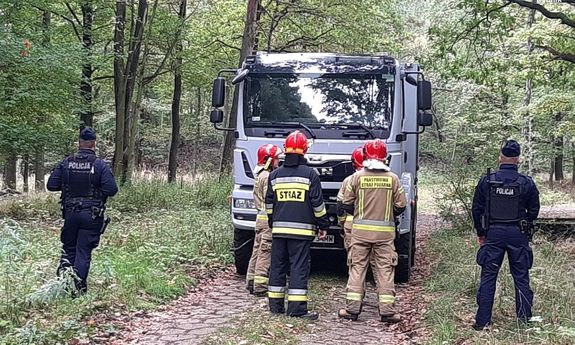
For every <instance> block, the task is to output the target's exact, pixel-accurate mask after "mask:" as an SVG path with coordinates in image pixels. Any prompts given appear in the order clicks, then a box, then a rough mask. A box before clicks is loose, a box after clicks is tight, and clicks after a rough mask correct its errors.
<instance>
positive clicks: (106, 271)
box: [0, 179, 232, 344]
mask: <svg viewBox="0 0 575 345" xmlns="http://www.w3.org/2000/svg"><path fill="white" fill-rule="evenodd" d="M230 190H231V185H230V184H229V182H228V181H225V182H224V183H218V182H216V181H214V180H209V179H208V180H204V181H201V182H197V183H195V184H193V185H167V184H163V183H158V182H154V181H147V182H141V183H136V184H134V185H131V186H127V187H124V188H122V189H121V191H120V193H119V195H118V197H117V198H114V199H113V200H111V202H110V203H109V209H108V215H109V216H110V217H111V218H112V223H111V224H110V226H109V227H108V229H107V230H106V233H105V234H104V236H103V237H102V241H101V243H100V247H99V248H98V249H97V250H96V251H95V252H94V254H93V260H92V269H91V272H90V277H89V289H90V290H89V293H88V294H87V295H85V296H82V297H80V298H77V299H71V298H69V297H67V294H66V291H65V287H66V286H67V284H66V281H65V279H57V278H56V277H55V270H56V266H57V262H58V255H59V253H60V242H59V231H60V226H61V224H62V221H61V220H59V219H58V217H59V209H58V204H57V198H56V197H54V196H53V195H50V196H46V195H44V196H39V197H32V198H22V199H18V200H17V201H15V202H8V203H6V202H4V203H3V204H2V205H1V206H0V334H2V335H3V336H2V337H0V344H32V343H34V344H58V343H67V342H68V341H69V340H70V339H72V338H76V339H88V337H89V336H90V335H93V334H95V333H101V332H115V331H116V330H114V325H113V324H111V323H110V322H108V320H106V318H105V317H102V315H114V314H118V313H125V312H128V311H133V310H140V309H149V308H154V307H155V306H157V305H159V304H162V303H165V302H166V301H168V300H170V299H173V298H175V297H177V296H179V295H181V294H183V293H185V291H187V289H188V288H189V287H190V286H192V285H193V284H194V277H193V274H190V272H193V271H195V270H198V269H199V268H200V267H206V266H209V267H213V266H214V265H222V264H228V263H230V262H231V255H230V251H229V248H230V243H231V236H232V232H231V228H230V226H229V213H228V208H227V202H226V197H227V195H228V194H229V191H230Z"/></svg>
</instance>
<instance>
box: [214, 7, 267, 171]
mask: <svg viewBox="0 0 575 345" xmlns="http://www.w3.org/2000/svg"><path fill="white" fill-rule="evenodd" d="M260 10H261V0H248V7H247V11H246V20H245V24H244V33H243V35H242V46H241V48H240V61H239V63H238V67H239V68H241V67H242V63H243V62H244V60H245V59H246V57H247V56H249V55H250V54H252V53H253V52H254V51H255V50H257V32H258V18H259V15H258V13H259V11H260ZM238 101H239V88H238V87H237V86H236V87H235V88H234V98H233V102H232V109H231V112H230V115H229V117H228V123H227V125H228V127H235V125H236V120H237V115H238ZM234 139H235V135H234V132H226V137H225V140H224V147H223V152H222V159H221V162H220V176H222V175H223V174H224V173H225V172H226V170H227V168H228V167H229V166H230V164H231V162H232V159H233V157H232V153H233V147H234Z"/></svg>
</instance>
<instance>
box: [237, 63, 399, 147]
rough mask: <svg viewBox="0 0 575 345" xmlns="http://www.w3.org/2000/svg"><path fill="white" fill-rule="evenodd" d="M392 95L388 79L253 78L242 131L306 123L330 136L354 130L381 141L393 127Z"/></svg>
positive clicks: (322, 76)
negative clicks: (328, 131)
mask: <svg viewBox="0 0 575 345" xmlns="http://www.w3.org/2000/svg"><path fill="white" fill-rule="evenodd" d="M393 91H394V81H393V76H392V75H365V74H357V75H352V74H345V75H342V74H337V75H335V74H334V75H330V74H318V75H277V74H274V75H271V74H252V75H250V76H248V78H246V80H245V83H244V109H243V111H244V124H245V127H246V129H248V128H256V127H268V128H269V127H273V126H278V127H290V123H291V124H295V127H298V126H299V127H301V124H304V125H306V126H309V128H313V129H316V128H317V129H320V130H321V129H327V128H329V129H331V130H332V132H333V129H342V130H345V129H346V128H352V127H353V128H355V129H358V128H359V129H362V128H363V129H364V130H365V129H370V130H371V129H373V130H377V132H380V133H379V135H378V137H383V136H385V135H384V134H383V133H382V132H389V128H390V126H391V121H392V114H393V94H394V93H393ZM315 131H316V132H318V130H315ZM320 136H323V135H320ZM330 137H333V135H332V136H330Z"/></svg>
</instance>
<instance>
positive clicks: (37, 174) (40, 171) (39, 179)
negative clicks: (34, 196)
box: [34, 147, 46, 192]
mask: <svg viewBox="0 0 575 345" xmlns="http://www.w3.org/2000/svg"><path fill="white" fill-rule="evenodd" d="M45 174H46V173H45V171H44V148H43V147H39V148H37V149H36V152H34V191H36V192H43V191H44V188H45V186H46V181H45V178H44V175H45Z"/></svg>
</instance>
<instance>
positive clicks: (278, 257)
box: [265, 131, 329, 320]
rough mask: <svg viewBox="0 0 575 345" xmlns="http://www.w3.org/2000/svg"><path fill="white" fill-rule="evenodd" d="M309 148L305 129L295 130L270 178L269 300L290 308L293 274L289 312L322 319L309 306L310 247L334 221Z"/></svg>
mask: <svg viewBox="0 0 575 345" xmlns="http://www.w3.org/2000/svg"><path fill="white" fill-rule="evenodd" d="M307 148H308V143H307V138H306V136H305V135H304V134H303V133H301V132H299V131H295V132H293V133H291V134H290V135H289V136H288V137H287V138H286V142H285V153H286V157H285V162H284V164H283V166H282V167H280V168H278V169H276V170H274V171H273V172H272V173H271V174H270V176H269V179H268V188H267V192H266V199H265V204H266V205H265V207H266V213H267V214H268V222H269V226H270V228H271V229H272V255H271V267H270V275H269V286H268V298H269V307H270V311H271V312H272V313H273V314H282V313H284V312H286V310H285V304H284V301H285V295H286V275H287V274H288V273H289V275H290V279H289V287H288V289H287V300H288V307H287V315H288V316H293V317H301V318H304V319H308V320H316V319H317V318H318V315H317V313H313V312H308V309H307V300H308V298H307V285H308V277H309V272H310V263H311V255H310V245H311V242H312V241H313V239H314V238H315V236H316V233H317V231H318V228H319V237H320V238H322V239H323V238H325V236H326V229H327V228H328V226H329V220H328V218H327V214H326V208H325V204H324V202H323V196H322V191H321V182H320V179H319V176H318V174H317V173H316V172H315V171H314V170H313V169H312V168H310V167H308V166H307V165H306V160H305V158H304V154H305V153H306V152H307Z"/></svg>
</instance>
